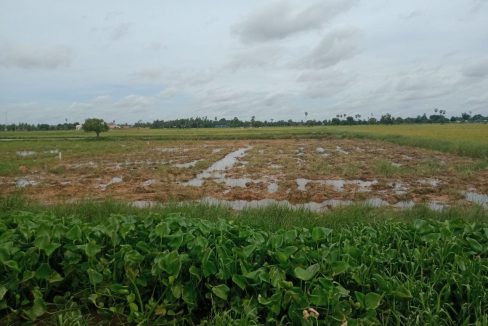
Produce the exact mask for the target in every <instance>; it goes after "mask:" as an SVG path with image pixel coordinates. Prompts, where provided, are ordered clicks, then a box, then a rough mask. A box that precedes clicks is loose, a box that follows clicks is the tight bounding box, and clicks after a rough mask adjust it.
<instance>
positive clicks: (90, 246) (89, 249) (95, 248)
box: [85, 240, 102, 258]
mask: <svg viewBox="0 0 488 326" xmlns="http://www.w3.org/2000/svg"><path fill="white" fill-rule="evenodd" d="M101 250H102V247H100V246H99V245H98V244H97V243H96V242H95V241H94V240H92V241H90V242H89V243H87V244H86V245H85V254H86V255H87V256H88V257H90V258H94V257H95V256H96V255H97V254H98V253H99V252H100V251H101Z"/></svg>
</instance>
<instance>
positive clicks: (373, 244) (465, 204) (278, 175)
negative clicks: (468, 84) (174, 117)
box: [0, 125, 488, 326]
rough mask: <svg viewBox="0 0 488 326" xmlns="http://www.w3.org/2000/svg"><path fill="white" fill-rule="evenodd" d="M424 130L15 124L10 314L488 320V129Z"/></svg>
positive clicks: (0, 184)
mask: <svg viewBox="0 0 488 326" xmlns="http://www.w3.org/2000/svg"><path fill="white" fill-rule="evenodd" d="M396 127H398V129H396ZM426 127H427V126H418V127H417V126H415V127H410V126H391V127H389V126H388V127H384V126H381V127H376V126H373V127H362V126H357V127H351V128H349V127H347V128H346V127H337V128H335V127H334V128H329V127H327V128H323V127H322V128H290V129H286V128H270V129H259V130H244V129H242V130H241V129H239V130H235V129H228V130H225V129H223V130H139V131H136V130H131V131H123V130H122V131H116V132H113V131H110V132H108V133H107V134H106V136H105V137H104V138H102V139H101V140H94V139H93V136H90V135H87V134H83V133H82V134H79V133H78V134H76V133H74V132H52V133H51V132H49V133H42V134H41V133H32V134H31V133H15V134H2V135H1V137H3V138H2V141H0V269H1V270H2V273H0V324H6V325H10V324H23V323H38V324H43V325H100V324H102V325H113V324H152V325H163V324H177V325H192V324H208V325H260V324H289V325H297V324H302V325H318V324H319V325H341V326H344V325H366V324H368V325H377V324H380V325H390V324H397V325H418V324H432V325H458V324H464V325H485V324H486V323H488V315H487V313H486V311H488V292H487V291H486V288H488V274H487V270H488V269H487V268H488V255H487V251H486V248H487V244H488V233H487V230H488V209H487V208H488V164H487V161H486V157H484V156H483V155H484V154H483V153H484V151H485V150H486V147H487V146H488V145H487V140H486V126H485V125H448V126H442V125H439V126H431V127H432V128H433V129H434V130H430V131H429V130H427V129H425V128H426ZM458 128H459V129H458ZM462 128H467V129H466V130H463V129H462ZM470 128H472V129H470ZM454 133H457V135H453V134H454ZM463 134H465V135H466V137H465V138H463V137H462V135H463ZM38 135H40V136H41V137H37V136H38ZM419 141H423V142H424V143H422V144H421V145H418V144H417V142H419ZM463 143H468V144H471V146H472V147H470V148H471V149H472V150H473V151H472V152H466V151H464V152H462V151H460V150H459V147H458V146H459V144H463Z"/></svg>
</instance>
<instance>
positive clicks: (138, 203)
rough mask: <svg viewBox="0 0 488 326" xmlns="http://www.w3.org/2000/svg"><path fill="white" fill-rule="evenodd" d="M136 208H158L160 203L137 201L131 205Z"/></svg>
mask: <svg viewBox="0 0 488 326" xmlns="http://www.w3.org/2000/svg"><path fill="white" fill-rule="evenodd" d="M130 204H131V205H132V206H133V207H135V208H151V207H155V206H158V205H159V203H158V202H155V201H150V200H136V201H133V202H131V203H130Z"/></svg>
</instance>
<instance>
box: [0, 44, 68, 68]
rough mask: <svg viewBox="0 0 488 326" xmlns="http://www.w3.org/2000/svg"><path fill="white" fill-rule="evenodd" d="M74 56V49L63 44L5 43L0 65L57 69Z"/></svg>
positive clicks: (0, 51) (66, 64) (0, 55)
mask: <svg viewBox="0 0 488 326" xmlns="http://www.w3.org/2000/svg"><path fill="white" fill-rule="evenodd" d="M72 57H73V52H72V50H71V49H70V48H68V47H66V46H62V45H51V46H36V45H31V44H15V45H4V46H2V48H1V50H0V66H5V67H17V68H24V69H35V68H37V69H56V68H59V67H63V66H68V65H69V64H70V63H71V61H72Z"/></svg>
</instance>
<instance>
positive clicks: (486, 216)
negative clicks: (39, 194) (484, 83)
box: [0, 195, 488, 231]
mask: <svg viewBox="0 0 488 326" xmlns="http://www.w3.org/2000/svg"><path fill="white" fill-rule="evenodd" d="M18 211H26V212H31V213H48V214H52V215H54V216H56V217H59V218H62V217H63V216H75V217H79V218H83V219H86V220H88V221H100V220H103V219H105V218H106V217H107V216H109V215H112V214H119V215H131V216H135V217H140V218H142V217H144V216H147V215H150V214H158V215H168V214H174V213H177V214H181V215H182V216H185V217H186V218H199V219H204V220H208V221H217V220H219V219H225V220H230V221H234V222H236V223H240V224H245V225H250V226H253V227H257V228H260V229H263V230H266V231H276V230H279V229H282V228H285V229H289V228H293V227H299V228H300V227H305V228H310V227H314V226H321V227H329V228H341V227H344V226H349V225H353V224H376V223H383V222H385V221H396V222H412V221H414V220H415V219H430V220H438V221H443V220H448V219H462V220H464V221H467V222H481V223H488V210H486V209H483V208H482V207H478V206H474V207H455V206H453V207H450V208H448V209H445V210H443V211H432V210H430V209H428V208H427V207H425V206H423V205H417V206H415V207H414V208H413V209H408V210H396V209H393V208H388V207H384V208H373V207H370V206H365V205H363V204H355V205H351V206H344V207H337V208H335V209H333V210H330V211H326V212H322V213H317V212H312V211H310V210H306V209H292V208H289V207H283V206H279V205H271V206H268V207H264V208H249V209H244V210H242V211H235V210H232V209H230V208H228V207H225V206H219V205H208V204H203V203H195V204H190V203H178V202H173V203H167V204H164V205H156V206H153V207H148V208H136V207H134V206H132V205H130V204H128V203H127V202H124V201H117V200H110V199H108V200H104V201H93V200H85V201H79V202H77V203H68V204H51V205H46V204H42V203H38V202H33V201H26V200H25V199H24V198H23V197H22V196H21V195H14V196H10V197H6V198H0V212H2V213H0V217H1V216H3V215H4V214H10V213H11V212H18Z"/></svg>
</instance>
